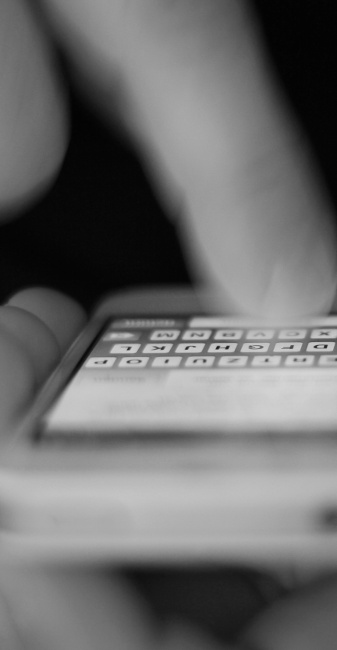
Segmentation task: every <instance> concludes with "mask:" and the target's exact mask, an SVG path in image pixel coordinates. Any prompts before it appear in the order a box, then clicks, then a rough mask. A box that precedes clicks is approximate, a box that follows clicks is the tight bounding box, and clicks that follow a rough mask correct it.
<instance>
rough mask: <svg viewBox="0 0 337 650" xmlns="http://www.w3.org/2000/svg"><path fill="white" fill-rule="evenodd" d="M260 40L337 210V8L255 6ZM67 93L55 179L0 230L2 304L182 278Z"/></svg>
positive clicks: (143, 195) (132, 186)
mask: <svg viewBox="0 0 337 650" xmlns="http://www.w3.org/2000/svg"><path fill="white" fill-rule="evenodd" d="M255 4H256V6H257V8H258V11H259V14H260V17H261V20H262V24H263V27H264V31H265V36H266V40H267V43H268V46H269V48H270V50H271V53H272V56H273V58H274V61H275V65H276V67H277V69H278V73H279V76H280V78H281V80H282V83H283V85H284V87H285V89H286V92H287V94H288V96H289V98H290V101H291V102H292V104H293V106H294V109H295V111H296V112H297V114H298V116H299V119H300V121H301V122H302V124H303V125H304V128H305V129H306V131H307V133H308V135H309V138H310V140H311V143H312V145H313V147H314V150H315V151H316V154H317V157H318V159H319V161H320V164H321V167H322V170H323V174H324V177H325V179H326V183H327V185H328V187H329V190H330V193H331V196H332V199H333V201H334V202H335V204H336V199H337V189H336V183H335V173H336V172H335V170H336V144H337V137H336V133H337V129H336V126H335V120H336V115H337V96H336V92H335V85H336V84H335V77H336V71H337V56H336V55H337V44H336V42H337V25H336V16H337V10H336V9H335V7H334V5H335V2H334V1H333V0H330V1H328V0H316V1H312V2H310V0H306V1H296V0H257V1H256V3H255ZM65 77H66V81H67V83H68V84H69V86H70V97H71V115H72V136H71V142H70V146H69V150H68V153H67V156H66V159H65V162H64V165H63V168H62V171H61V174H60V175H59V177H58V180H57V182H56V183H55V185H54V186H53V188H52V190H51V191H50V192H49V194H48V195H47V196H45V197H44V198H43V200H41V201H40V203H38V204H37V205H35V206H34V207H33V208H32V209H30V210H29V211H27V212H26V214H25V215H24V218H23V217H21V218H20V219H18V220H16V221H13V222H8V223H7V224H5V225H3V226H1V229H0V278H1V282H0V299H1V300H4V299H6V297H8V295H9V294H10V293H12V292H13V291H15V290H16V289H19V288H22V287H24V286H27V285H36V284H37V285H48V286H52V287H54V288H58V289H61V290H62V291H65V292H68V293H70V294H71V295H73V296H74V297H76V298H78V299H79V300H80V301H81V302H82V303H83V304H85V305H86V306H87V307H90V306H91V305H92V304H93V302H95V301H96V300H97V298H98V297H99V296H100V294H102V293H104V292H107V291H109V290H111V289H115V288H121V287H124V286H126V285H130V284H132V285H137V284H153V283H156V284H158V283H161V284H165V283H179V282H186V281H187V280H188V273H187V270H186V268H185V265H184V261H183V256H182V253H181V250H180V246H179V243H178V240H177V237H176V234H175V232H174V229H173V227H172V225H171V224H170V222H169V221H168V220H167V218H166V217H165V214H164V213H163V211H162V209H161V207H160V205H159V203H158V202H157V200H156V198H155V196H154V195H153V193H152V191H151V189H150V185H149V184H148V182H147V180H146V177H145V175H144V173H143V170H142V166H141V163H140V162H139V161H138V159H137V157H136V155H135V153H134V152H133V150H132V148H131V147H130V146H129V145H125V144H123V142H122V141H121V139H120V138H117V137H116V138H114V136H113V135H112V132H111V130H109V129H108V128H106V127H105V125H104V124H103V123H102V122H100V121H99V120H98V119H97V118H96V117H95V116H94V115H93V113H92V112H91V111H90V109H89V108H88V107H86V106H85V105H84V104H83V102H82V101H81V100H80V98H79V97H78V96H77V95H76V92H75V90H74V89H73V88H71V82H70V81H69V79H68V78H67V73H66V70H65Z"/></svg>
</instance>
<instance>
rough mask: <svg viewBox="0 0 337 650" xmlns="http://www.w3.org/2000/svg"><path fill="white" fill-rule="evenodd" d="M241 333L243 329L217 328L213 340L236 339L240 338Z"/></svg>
mask: <svg viewBox="0 0 337 650" xmlns="http://www.w3.org/2000/svg"><path fill="white" fill-rule="evenodd" d="M242 334H243V330H238V329H233V330H232V329H231V330H230V329H225V330H217V331H216V332H215V334H214V340H215V341H228V340H231V341H238V340H239V339H241V337H242Z"/></svg>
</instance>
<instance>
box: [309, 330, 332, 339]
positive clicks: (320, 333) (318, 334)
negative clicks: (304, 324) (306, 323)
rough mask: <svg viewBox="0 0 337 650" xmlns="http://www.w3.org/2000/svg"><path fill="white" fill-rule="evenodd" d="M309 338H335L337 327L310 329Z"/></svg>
mask: <svg viewBox="0 0 337 650" xmlns="http://www.w3.org/2000/svg"><path fill="white" fill-rule="evenodd" d="M310 338H312V339H337V329H329V328H328V329H325V328H322V329H317V330H312V332H311V335H310Z"/></svg>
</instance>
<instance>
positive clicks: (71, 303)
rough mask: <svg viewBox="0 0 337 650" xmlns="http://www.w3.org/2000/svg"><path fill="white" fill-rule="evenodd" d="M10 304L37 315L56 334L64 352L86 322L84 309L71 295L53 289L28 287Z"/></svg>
mask: <svg viewBox="0 0 337 650" xmlns="http://www.w3.org/2000/svg"><path fill="white" fill-rule="evenodd" d="M8 305H9V306H12V307H18V308H20V309H23V310H26V311H28V312H30V313H31V314H34V315H35V316H37V317H38V318H39V319H40V320H41V321H42V322H43V323H45V325H47V327H49V329H50V330H51V331H52V332H53V334H54V335H55V338H56V340H57V342H58V344H59V346H60V350H61V352H64V351H65V350H66V349H67V348H68V347H69V345H70V344H71V343H72V341H73V340H74V338H75V337H76V336H77V334H78V333H79V332H80V330H81V329H82V327H83V326H84V324H85V322H86V314H85V311H84V309H83V308H82V307H81V306H80V305H79V304H78V303H77V302H76V301H75V300H74V299H73V298H70V297H69V296H66V295H64V294H62V293H60V292H58V291H55V290H53V289H46V288H28V289H23V290H22V291H19V292H18V293H16V294H15V295H14V296H12V297H11V298H10V300H9V301H8Z"/></svg>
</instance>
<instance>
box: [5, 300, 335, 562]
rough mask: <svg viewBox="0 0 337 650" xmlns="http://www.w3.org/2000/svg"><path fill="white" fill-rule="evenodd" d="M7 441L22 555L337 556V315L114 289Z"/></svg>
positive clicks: (12, 525) (12, 536)
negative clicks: (238, 312) (240, 308)
mask: <svg viewBox="0 0 337 650" xmlns="http://www.w3.org/2000/svg"><path fill="white" fill-rule="evenodd" d="M9 437H10V439H11V442H10V445H9V446H8V448H7V449H6V450H5V451H4V452H3V456H2V465H1V469H0V529H1V534H0V537H1V541H2V543H3V544H6V543H7V545H8V546H10V547H11V548H15V547H17V548H20V549H22V551H23V552H24V553H28V554H31V555H34V553H35V554H36V556H37V557H42V556H46V557H62V558H69V559H71V560H72V561H74V560H76V559H79V560H81V561H82V560H83V559H86V558H90V559H93V558H94V559H95V560H99V559H102V560H104V561H105V560H109V561H112V562H115V563H117V564H118V563H120V564H123V565H125V564H128V563H129V564H132V563H135V562H136V563H137V564H139V563H142V562H144V563H151V564H153V563H157V562H158V563H162V562H165V563H170V562H175V563H176V562H184V563H186V562H189V561H191V562H194V561H199V562H200V561H206V562H209V561H211V562H214V561H230V562H240V563H242V562H249V563H252V562H256V563H262V564H266V563H268V562H272V563H275V562H280V563H283V562H289V561H291V562H296V563H297V564H299V565H301V564H302V565H303V564H305V563H308V564H310V563H316V564H317V563H323V564H324V563H330V564H331V563H336V562H337V316H333V315H331V316H322V317H321V318H315V319H310V320H309V319H307V320H305V321H304V320H300V319H298V320H296V321H295V322H290V323H282V324H279V323H268V324H266V323H262V324H261V322H259V321H257V320H251V319H247V318H243V317H234V316H231V315H228V314H224V313H222V312H219V311H218V312H214V311H213V309H212V307H210V305H209V303H208V302H207V300H205V298H204V297H203V298H200V296H198V295H197V294H196V293H194V292H192V290H190V289H167V290H143V291H136V292H133V291H129V292H126V293H124V294H121V295H116V296H112V297H108V298H107V299H106V300H105V301H104V303H103V304H102V305H101V306H100V307H99V309H98V310H97V311H96V313H95V315H94V317H93V319H92V320H91V322H90V323H89V325H88V326H87V327H86V329H85V330H84V331H83V333H82V334H81V335H80V337H79V338H78V340H77V341H75V343H74V345H73V346H72V347H71V349H70V350H69V352H68V353H67V355H66V356H65V358H64V359H63V361H62V363H61V364H60V366H59V367H58V368H57V370H56V371H55V372H54V373H53V375H52V376H51V377H50V379H49V380H48V382H47V383H46V385H45V386H44V387H43V389H42V391H41V392H40V394H39V395H38V397H37V399H36V401H35V403H34V404H33V406H32V407H31V408H30V410H29V412H28V413H27V414H26V415H25V417H24V418H23V420H22V422H21V423H20V425H19V426H18V428H17V430H16V431H14V432H10V436H9Z"/></svg>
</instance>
